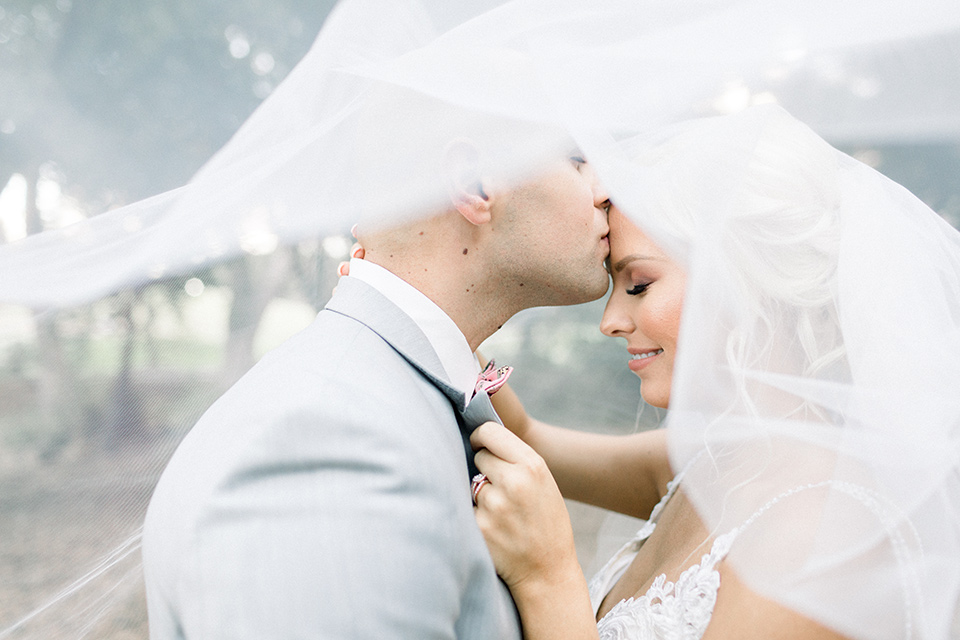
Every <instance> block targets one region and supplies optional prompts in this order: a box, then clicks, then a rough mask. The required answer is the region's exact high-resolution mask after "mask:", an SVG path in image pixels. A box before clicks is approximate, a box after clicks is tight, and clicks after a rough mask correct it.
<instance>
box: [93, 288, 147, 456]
mask: <svg viewBox="0 0 960 640" xmlns="http://www.w3.org/2000/svg"><path fill="white" fill-rule="evenodd" d="M139 300H140V294H139V292H124V293H122V294H120V296H119V297H118V304H119V312H118V314H117V317H118V319H119V321H120V322H119V324H120V326H121V327H122V330H123V332H122V335H123V338H122V339H123V342H122V344H121V345H120V357H119V361H118V363H117V374H116V376H115V377H114V379H113V383H112V388H111V390H110V415H109V418H108V421H107V425H106V426H107V429H106V431H105V432H104V434H103V436H104V445H105V446H106V448H107V449H110V450H113V449H117V448H119V447H121V446H122V445H124V444H129V443H130V442H131V439H132V436H133V435H134V434H140V435H143V434H144V433H145V430H144V429H143V428H142V422H143V419H144V412H143V402H142V400H141V398H140V397H139V396H138V394H137V393H136V391H135V389H134V384H133V366H134V352H135V350H136V346H137V337H138V333H139V332H138V330H137V322H136V319H135V318H134V314H133V311H134V308H135V307H136V305H137V303H138V302H139Z"/></svg>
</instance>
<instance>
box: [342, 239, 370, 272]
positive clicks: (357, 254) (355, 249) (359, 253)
mask: <svg viewBox="0 0 960 640" xmlns="http://www.w3.org/2000/svg"><path fill="white" fill-rule="evenodd" d="M364 255H365V252H364V250H363V246H362V245H361V244H360V243H359V242H354V243H353V246H352V247H350V257H351V258H358V259H360V260H363V256H364ZM337 274H338V275H340V276H348V275H350V261H349V260H348V261H346V262H341V263H340V264H339V265H338V266H337Z"/></svg>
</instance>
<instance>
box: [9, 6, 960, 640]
mask: <svg viewBox="0 0 960 640" xmlns="http://www.w3.org/2000/svg"><path fill="white" fill-rule="evenodd" d="M774 105H780V107H777V106H774ZM781 107H782V108H781ZM723 114H726V115H725V116H724V117H707V116H719V115H723ZM691 119H694V120H691ZM807 125H809V127H812V129H811V128H808V127H807ZM821 137H825V138H827V139H828V140H829V141H830V142H833V143H847V142H853V141H861V140H871V141H888V142H889V141H894V142H903V141H917V140H925V141H930V140H937V141H953V142H957V141H960V4H958V3H957V2H956V1H955V0H922V1H921V2H919V3H914V4H912V5H909V6H907V5H905V4H904V3H902V2H900V1H899V0H881V1H877V0H871V1H869V2H867V1H863V0H858V1H853V2H843V3H839V4H838V3H836V2H829V1H827V0H816V1H811V2H805V3H796V2H793V1H787V0H755V1H738V0H679V1H677V2H671V3H662V2H647V1H643V0H595V1H594V2H590V3H584V2H582V0H550V1H548V0H536V1H534V0H514V1H511V2H498V1H494V0H488V1H484V0H473V1H471V2H456V3H452V2H449V1H448V0H344V1H343V2H341V3H340V4H339V5H338V6H337V8H336V9H335V10H334V12H333V13H332V14H331V16H330V18H329V19H328V21H327V23H326V24H325V26H324V28H323V30H322V31H321V33H320V35H319V37H318V39H317V41H316V43H315V45H314V47H313V48H312V50H311V51H310V52H309V54H308V55H307V56H306V57H305V58H304V60H303V61H302V62H301V63H300V65H299V66H297V67H296V69H294V71H293V72H292V73H291V74H290V76H289V77H288V78H287V80H286V81H285V82H283V84H282V85H281V86H279V87H278V88H277V89H276V91H275V92H274V93H273V94H272V95H271V96H270V97H269V98H268V99H267V100H266V101H265V102H264V103H263V105H262V106H261V107H260V108H259V109H258V110H257V112H255V113H254V115H253V116H252V117H251V118H250V119H249V120H248V121H247V122H246V123H245V124H244V125H243V126H242V127H241V129H240V130H239V131H238V132H237V134H236V135H235V137H234V138H233V139H232V140H231V141H230V142H229V143H228V144H227V145H226V146H225V147H224V148H223V149H222V150H221V151H220V152H218V153H217V154H216V155H215V156H214V157H213V158H212V159H211V160H210V162H209V163H208V164H207V165H206V166H205V167H204V168H203V169H202V170H201V171H200V172H199V173H198V174H197V175H196V176H195V177H194V179H193V180H192V181H191V182H190V183H189V184H187V185H185V186H184V187H181V188H180V189H178V190H175V191H172V192H169V193H165V194H161V195H158V196H156V197H154V198H152V199H149V200H146V201H143V202H138V203H134V204H132V205H128V206H126V207H123V208H120V209H117V210H114V211H110V212H107V213H104V214H102V215H100V216H96V217H94V218H92V219H90V220H88V221H85V222H82V223H78V224H75V225H72V226H70V227H66V228H64V229H60V230H57V231H51V232H45V233H42V234H39V235H36V236H33V237H30V238H27V239H25V240H23V241H19V242H16V243H13V244H9V245H4V246H2V247H0V274H2V275H0V302H4V303H9V304H19V305H26V306H29V307H32V308H35V309H44V308H65V307H69V306H71V305H76V304H79V303H81V302H90V301H95V300H97V299H99V298H101V297H103V296H106V295H108V294H111V293H113V292H115V291H117V290H118V289H120V288H122V287H127V286H135V285H141V284H144V283H150V282H156V281H159V280H161V279H162V278H164V277H168V276H170V275H174V274H178V273H183V272H185V271H187V270H190V269H195V268H197V267H198V266H205V265H207V266H208V265H213V264H217V263H218V262H219V261H221V260H223V259H225V258H227V257H230V256H236V255H244V254H246V255H256V254H258V253H264V252H268V251H269V250H270V248H272V247H276V246H278V245H279V246H283V245H287V244H294V243H296V242H299V241H302V240H305V239H315V238H317V237H319V236H322V235H324V234H327V233H342V232H345V231H346V230H347V229H349V228H350V226H351V225H352V224H354V223H356V222H359V223H360V224H361V225H364V224H367V225H380V224H386V223H389V222H391V221H395V220H397V219H399V218H401V217H406V216H412V215H428V214H431V213H433V212H436V211H438V210H439V209H440V208H442V207H443V206H444V204H443V203H444V202H446V198H447V197H448V196H447V184H448V183H449V181H450V180H451V178H452V177H454V176H455V177H456V178H457V179H466V180H468V179H472V178H476V179H478V180H479V179H480V178H484V179H492V180H501V181H519V180H522V179H524V178H527V177H529V176H531V175H533V174H535V173H536V171H537V167H538V166H539V165H540V163H541V162H543V161H544V160H545V159H547V158H550V157H553V156H554V155H556V154H557V153H567V152H569V150H570V149H572V148H574V147H575V146H579V147H580V149H581V150H582V151H583V152H584V153H585V155H586V156H587V157H588V159H589V160H590V161H591V162H592V163H593V164H594V165H595V166H596V167H597V170H598V172H599V174H600V176H601V178H602V180H603V182H604V183H605V185H606V186H607V187H608V189H609V190H610V192H611V195H612V197H613V199H614V200H615V202H616V203H617V204H618V206H620V207H621V208H622V209H623V210H624V211H625V212H626V213H627V214H628V215H629V216H630V217H631V218H632V219H633V220H634V221H636V222H637V223H638V224H639V225H640V226H641V227H642V228H643V229H644V231H645V232H647V233H648V234H649V235H650V236H651V237H652V238H653V239H654V240H655V241H656V242H657V243H658V244H660V245H661V246H662V247H663V248H664V249H665V250H666V251H668V252H669V253H670V254H671V256H673V257H675V258H676V259H677V260H679V261H680V262H681V263H682V264H683V266H684V267H685V268H686V270H687V272H688V283H689V284H688V290H687V294H686V300H685V307H684V317H683V326H682V331H681V344H682V349H681V351H680V355H679V358H678V360H677V363H676V370H675V378H674V382H673V392H672V399H671V410H670V412H669V416H668V418H667V421H666V424H667V426H668V428H669V432H670V448H671V459H672V461H673V463H674V466H675V468H683V467H684V466H685V465H686V464H687V463H688V462H689V461H690V460H692V459H694V458H695V457H696V456H697V455H698V454H700V453H701V452H703V451H706V453H707V455H702V456H701V457H699V458H696V460H697V462H696V463H695V464H693V465H692V466H691V467H690V469H689V470H688V472H687V473H686V475H685V477H684V489H685V491H686V492H687V494H688V495H689V497H690V498H691V500H692V501H693V503H694V504H695V506H696V508H697V511H698V513H699V515H700V516H701V518H702V519H703V521H704V522H705V524H706V525H707V528H708V529H709V530H710V531H712V532H713V533H714V534H715V535H716V536H722V535H723V534H724V533H725V532H730V531H734V530H736V529H738V528H739V527H742V525H743V524H744V523H745V522H747V521H748V520H750V519H751V518H752V517H753V516H754V514H756V513H758V512H759V511H760V510H761V509H762V508H763V507H764V506H765V505H767V504H770V503H771V500H773V499H774V498H776V497H777V496H781V495H783V494H785V493H788V492H791V491H792V490H794V489H795V488H796V487H807V488H808V490H805V491H803V492H801V493H800V494H797V495H793V494H791V498H790V499H789V500H782V501H779V502H776V503H775V504H772V506H770V507H769V508H768V509H765V510H763V515H761V516H759V518H760V520H759V522H757V523H756V524H760V523H762V526H751V527H749V528H746V529H743V530H742V531H741V532H740V533H739V534H738V535H737V537H736V540H735V542H734V543H733V544H732V545H731V546H730V550H729V555H728V556H727V559H728V561H729V562H730V563H732V566H734V567H735V568H736V569H737V571H738V573H739V574H741V576H742V578H743V579H744V581H745V582H746V583H747V584H748V585H749V586H750V587H751V588H753V589H755V590H756V591H757V592H759V593H760V594H762V595H763V596H765V597H768V598H771V599H774V600H776V601H778V602H780V603H782V604H783V605H785V606H787V607H790V608H792V609H795V610H797V611H802V612H803V613H804V614H805V615H808V616H810V617H812V618H814V619H815V620H818V621H820V622H822V623H823V624H825V625H828V626H830V627H832V628H834V629H837V630H839V631H841V632H843V633H846V634H847V635H849V636H850V637H853V638H871V639H874V638H876V639H881V638H882V639H885V638H905V637H906V638H924V639H927V638H929V639H937V640H939V639H942V638H947V637H949V634H950V624H951V620H952V619H953V612H954V610H955V608H956V604H957V601H958V596H960V563H958V562H957V558H960V446H958V442H960V394H958V392H957V390H958V389H960V239H958V234H957V233H956V232H955V231H953V230H952V229H951V228H950V227H949V225H947V224H946V223H945V222H944V221H943V220H941V219H940V218H939V217H937V215H936V214H934V213H933V212H932V211H930V210H929V208H927V207H926V206H925V205H924V204H923V203H922V202H920V201H919V200H918V199H917V198H915V197H914V196H912V195H911V194H910V193H908V192H907V191H906V190H905V189H903V188H901V187H899V186H898V185H896V184H894V183H893V182H891V181H890V180H888V179H886V178H884V177H883V176H881V175H880V174H878V173H877V172H875V171H873V170H872V169H870V168H869V167H867V166H866V165H864V164H862V163H859V162H858V161H856V160H853V159H852V158H850V157H848V156H845V155H843V154H841V153H840V152H838V151H836V150H835V149H833V148H832V147H831V146H830V145H829V144H827V143H826V142H824V140H823V139H821ZM465 141H466V142H467V147H469V148H470V149H472V150H473V151H472V152H471V153H470V154H466V155H464V154H463V153H459V152H458V149H459V150H462V148H463V146H464V145H463V143H464V142H465ZM595 402H597V403H602V402H603V400H602V399H601V398H598V399H596V400H595ZM149 464H150V465H155V464H156V462H155V461H152V462H150V463H149ZM148 468H152V467H150V466H149V465H148ZM854 487H855V488H856V489H853V488H854ZM104 492H105V493H106V492H107V490H106V489H105V490H104ZM147 495H148V492H144V491H136V492H133V493H132V494H130V495H127V496H125V497H124V498H121V500H128V501H129V502H130V505H131V507H130V508H131V509H135V507H136V506H137V505H142V504H143V503H144V501H145V500H146V497H147ZM105 528H106V527H105ZM128 536H129V531H124V532H121V533H118V534H117V535H114V536H110V535H104V537H103V539H102V540H101V541H99V544H101V545H102V547H103V554H104V555H105V556H106V555H107V554H108V552H109V551H110V550H111V549H112V548H114V547H118V546H119V545H120V544H121V543H122V542H123V541H124V540H126V539H127V538H128ZM717 539H718V540H719V539H723V538H717ZM78 573H80V572H79V571H78ZM711 575H712V574H711V573H710V572H709V571H705V572H704V578H705V579H707V578H709V577H710V576H711ZM663 586H664V588H666V585H663ZM721 588H722V585H721ZM674 589H675V590H676V587H674ZM55 594H56V589H55V588H51V599H52V598H53V597H54V596H55ZM99 606H100V604H98V603H96V601H95V603H94V605H92V608H94V609H96V608H97V607H99ZM27 614H28V611H24V615H27ZM12 632H13V631H0V637H5V636H4V634H6V633H12Z"/></svg>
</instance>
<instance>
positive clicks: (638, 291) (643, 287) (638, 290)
mask: <svg viewBox="0 0 960 640" xmlns="http://www.w3.org/2000/svg"><path fill="white" fill-rule="evenodd" d="M650 284H651V283H649V282H645V283H643V284H635V285H633V287H632V288H630V289H627V295H628V296H639V295H642V294H643V293H646V291H647V287H649V286H650Z"/></svg>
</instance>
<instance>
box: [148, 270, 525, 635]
mask: <svg viewBox="0 0 960 640" xmlns="http://www.w3.org/2000/svg"><path fill="white" fill-rule="evenodd" d="M462 400H463V396H462V394H460V393H459V392H457V391H455V390H453V389H452V388H451V387H450V386H449V384H448V383H447V382H446V379H445V374H444V372H443V367H442V366H441V364H440V360H439V359H438V357H437V355H436V353H435V352H434V351H433V349H432V348H431V346H430V343H429V342H428V341H427V338H426V336H425V335H424V334H423V333H422V332H421V331H420V329H419V328H418V327H417V326H416V324H415V323H414V322H413V321H412V320H411V319H410V318H409V316H406V315H405V314H404V313H403V312H402V311H400V310H399V309H398V308H397V307H396V306H395V305H393V304H392V303H391V302H389V301H388V300H387V299H386V298H385V297H384V296H382V295H381V294H380V293H379V292H377V291H376V290H375V289H373V288H372V287H370V286H368V285H366V284H365V283H363V282H360V281H358V280H356V279H354V278H343V279H341V281H340V284H339V285H338V287H337V293H336V295H335V296H334V297H333V298H332V299H331V301H330V303H329V304H328V305H327V307H326V308H325V309H324V310H323V311H322V312H321V313H320V314H319V316H318V317H317V320H316V321H315V322H314V323H313V324H312V325H311V326H310V327H308V328H307V329H306V330H304V331H303V332H301V333H300V334H298V335H297V336H295V337H294V338H292V339H290V340H289V341H288V342H286V343H285V344H284V345H282V346H281V347H279V348H278V349H276V350H275V351H273V352H271V353H270V354H268V355H267V356H266V357H264V358H263V359H262V360H261V361H260V362H259V363H258V364H257V365H256V366H255V367H253V369H251V370H250V372H249V373H247V375H245V376H244V377H243V378H242V379H241V380H240V381H239V382H238V383H237V384H236V385H234V386H233V387H232V388H231V389H230V390H229V391H227V393H225V394H224V395H223V397H221V398H220V399H219V400H218V401H217V402H216V403H215V404H214V405H213V406H212V407H211V408H210V409H209V410H208V411H207V412H206V414H204V416H203V417H202V418H201V420H200V421H199V422H198V423H197V425H196V426H195V427H194V428H193V430H192V431H191V432H190V433H189V434H188V435H187V437H186V438H185V439H184V441H183V443H182V444H181V445H180V447H179V448H178V449H177V452H176V453H175V454H174V456H173V458H172V459H171V461H170V464H169V465H168V467H167V469H166V470H165V471H164V473H163V476H162V477H161V479H160V482H159V484H158V486H157V489H156V491H155V493H154V496H153V499H152V500H151V503H150V508H149V510H148V513H147V518H146V523H145V525H144V536H143V558H144V571H145V575H146V581H147V603H148V611H149V618H150V637H151V638H152V639H153V640H173V639H175V638H187V639H190V640H194V639H196V640H200V639H202V640H218V639H227V638H230V639H234V640H241V639H246V638H250V639H253V638H256V639H257V640H269V639H271V638H284V639H292V638H310V639H313V638H411V639H417V640H428V639H431V638H471V639H472V638H477V639H481V638H483V639H486V638H519V637H520V629H519V619H518V617H517V613H516V609H515V607H514V604H513V601H512V600H511V599H510V595H509V592H508V591H507V589H506V587H505V586H504V585H503V583H502V582H501V581H500V580H499V579H498V578H497V576H496V573H495V571H494V568H493V564H492V561H491V560H490V557H489V554H488V552H487V549H486V546H485V543H484V541H483V537H482V536H481V534H480V531H479V529H478V528H477V526H476V523H475V521H474V516H473V507H472V504H471V500H470V487H469V471H468V465H467V456H466V454H465V450H464V439H465V438H466V437H467V434H468V433H469V431H470V429H471V428H472V427H475V426H476V424H479V423H480V422H482V421H483V420H484V419H489V418H491V417H494V416H495V413H493V411H492V408H491V407H490V403H489V401H487V399H486V397H485V396H484V397H482V398H481V397H478V398H476V399H475V400H474V401H473V402H471V403H470V410H469V411H468V415H467V416H463V415H461V414H460V413H459V412H458V411H457V410H456V409H455V408H454V407H455V406H462V404H459V405H457V403H458V402H460V403H462Z"/></svg>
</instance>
